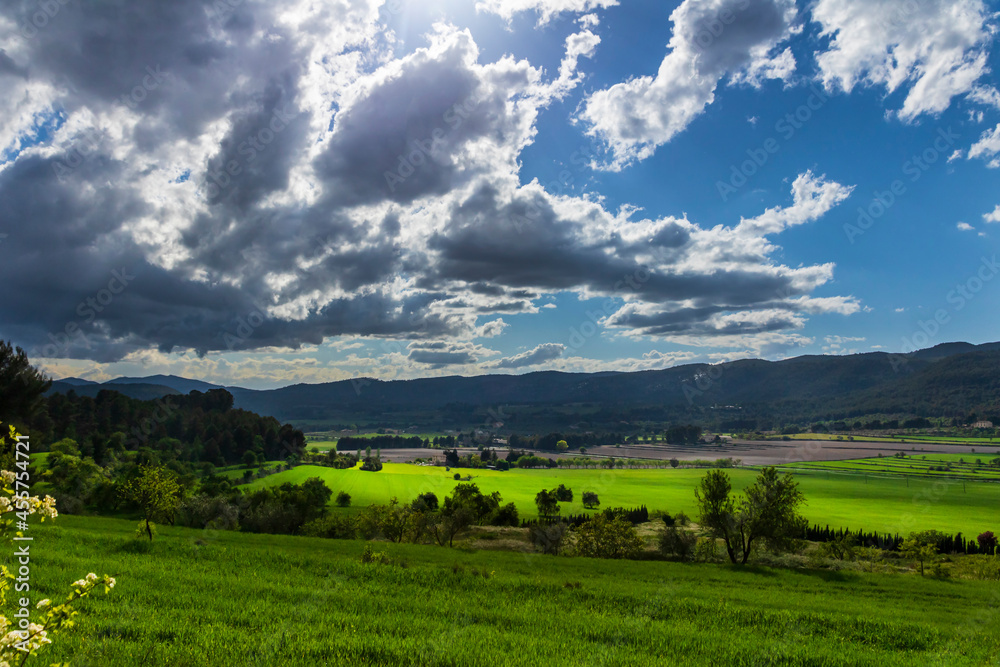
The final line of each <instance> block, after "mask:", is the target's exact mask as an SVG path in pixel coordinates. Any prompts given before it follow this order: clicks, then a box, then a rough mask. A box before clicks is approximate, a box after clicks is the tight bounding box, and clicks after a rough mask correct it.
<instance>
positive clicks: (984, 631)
mask: <svg viewBox="0 0 1000 667" xmlns="http://www.w3.org/2000/svg"><path fill="white" fill-rule="evenodd" d="M133 529H134V526H133V524H132V522H127V521H122V520H117V519H108V518H89V517H69V516H64V517H60V518H59V519H58V521H57V524H56V525H54V526H50V525H48V524H46V525H45V526H39V527H38V528H37V529H33V530H34V534H35V535H36V542H35V545H34V546H33V561H32V568H33V569H32V577H33V578H32V582H33V590H32V595H33V596H34V597H33V601H35V600H37V599H39V598H41V597H55V596H56V595H57V594H59V592H60V591H62V590H65V586H66V584H68V583H69V582H70V581H73V580H74V579H76V578H78V577H80V576H81V575H83V574H85V573H86V572H88V571H94V572H97V573H105V572H106V573H108V574H111V575H112V576H115V577H117V579H118V586H117V587H116V588H115V589H114V591H113V592H112V594H111V595H109V596H107V597H103V596H102V597H98V598H93V599H88V600H87V601H86V603H85V604H83V605H81V610H82V611H83V617H82V620H81V622H80V623H79V625H78V627H77V628H75V629H74V630H73V631H71V632H70V633H68V634H64V635H62V636H61V637H60V639H59V640H58V641H57V642H56V644H54V645H53V646H52V647H50V648H49V649H47V653H48V655H45V656H43V657H44V662H45V664H48V663H50V662H55V661H57V660H70V659H72V660H73V663H72V664H73V665H102V666H108V667H117V666H119V665H120V666H123V667H125V666H127V667H133V666H138V665H151V666H152V665H171V666H172V667H173V666H184V665H192V666H193V665H198V666H203V665H227V666H228V665H531V666H535V665H584V664H586V665H668V664H669V665H706V664H718V665H746V666H750V665H906V666H907V667H909V666H911V665H914V664H921V665H923V664H947V665H951V664H954V665H983V664H994V662H992V661H995V660H997V659H998V658H1000V612H998V609H997V602H998V601H1000V596H998V597H995V598H991V597H990V596H991V595H994V594H997V587H996V586H993V587H992V588H985V587H984V584H983V583H982V582H978V583H975V584H972V583H968V582H961V581H947V582H943V581H934V580H929V579H921V578H919V577H915V576H898V575H867V574H861V573H851V574H847V573H832V572H824V573H820V572H808V571H806V572H803V571H786V570H772V569H768V568H742V569H740V568H732V567H728V566H720V565H703V564H698V565H694V564H678V563H665V562H621V561H598V560H591V559H585V558H561V557H550V556H540V555H525V554H517V553H509V552H475V553H470V552H463V551H461V550H458V549H454V550H453V549H445V548H440V547H429V546H415V545H406V544H403V545H396V544H376V545H374V546H375V549H376V551H384V552H385V553H386V555H387V557H388V558H389V559H390V560H391V563H390V564H375V563H369V564H365V563H362V562H361V558H360V556H361V554H362V552H363V550H364V548H365V546H366V545H365V543H362V542H353V541H336V540H321V539H311V538H300V537H287V536H269V535H249V534H241V533H208V532H205V531H194V530H189V529H183V528H171V527H163V528H162V529H161V535H160V536H159V537H158V538H157V540H156V541H155V542H153V543H152V545H148V543H141V542H136V541H134V540H133V539H132V538H131V534H132V531H133ZM8 562H9V558H8Z"/></svg>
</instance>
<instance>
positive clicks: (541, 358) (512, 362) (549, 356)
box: [491, 343, 566, 368]
mask: <svg viewBox="0 0 1000 667" xmlns="http://www.w3.org/2000/svg"><path fill="white" fill-rule="evenodd" d="M565 349H566V346H565V345H562V344H560V343H542V344H541V345H539V346H537V347H536V348H534V349H533V350H528V351H527V352H522V353H521V354H515V355H514V356H512V357H505V358H504V359H501V360H499V361H497V362H495V363H494V364H492V365H491V367H492V368H524V367H526V366H537V365H538V364H544V363H545V362H547V361H552V360H553V359H558V358H559V357H561V356H562V353H563V351H564V350H565Z"/></svg>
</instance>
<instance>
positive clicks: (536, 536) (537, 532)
mask: <svg viewBox="0 0 1000 667" xmlns="http://www.w3.org/2000/svg"><path fill="white" fill-rule="evenodd" d="M567 532H569V526H568V525H567V524H565V523H562V522H557V523H548V524H541V523H539V524H535V525H533V526H531V527H530V528H529V529H528V540H529V541H530V542H531V544H532V545H533V546H534V547H535V548H536V549H538V550H539V551H541V552H542V553H545V554H550V555H553V556H554V555H556V554H558V553H559V551H560V549H562V546H563V542H564V541H565V539H566V533H567Z"/></svg>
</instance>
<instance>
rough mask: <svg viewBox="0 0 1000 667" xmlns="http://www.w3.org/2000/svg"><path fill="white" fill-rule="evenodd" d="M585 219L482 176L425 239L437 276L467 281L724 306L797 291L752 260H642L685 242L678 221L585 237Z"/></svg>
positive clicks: (684, 232)
mask: <svg viewBox="0 0 1000 667" xmlns="http://www.w3.org/2000/svg"><path fill="white" fill-rule="evenodd" d="M583 224H585V222H584V223H581V221H579V220H570V219H565V218H563V217H561V216H560V215H559V214H558V213H557V212H556V211H555V210H554V209H553V208H552V206H551V204H550V202H549V201H548V199H547V198H545V197H543V196H541V195H538V194H535V195H534V196H531V195H530V194H527V193H525V194H522V195H521V196H520V197H519V198H517V199H515V200H514V201H513V202H509V203H506V204H505V203H501V202H500V200H499V196H498V193H497V191H496V189H495V188H493V187H492V186H491V185H488V184H487V185H483V186H482V187H481V188H480V189H479V190H478V191H477V192H476V194H475V195H473V196H472V197H470V198H469V199H468V200H467V201H465V202H464V203H462V204H461V205H460V206H457V207H456V209H455V210H454V212H453V215H452V217H451V220H450V224H449V226H448V227H447V228H446V229H445V230H444V231H443V232H441V233H439V234H436V235H435V236H433V237H432V238H431V239H430V242H429V247H430V248H431V249H432V250H435V251H437V253H438V261H437V263H436V269H435V270H436V275H437V277H438V278H439V279H445V280H458V281H464V282H466V283H472V284H473V285H480V284H482V283H483V282H484V281H487V280H491V281H493V282H494V283H499V284H502V285H507V286H509V287H533V288H537V289H540V290H559V289H572V288H576V287H581V286H584V287H587V288H590V289H592V290H594V291H596V292H599V293H600V292H603V293H610V294H615V293H617V294H618V295H625V294H628V295H629V296H630V297H634V298H636V299H639V300H642V301H649V302H654V303H661V302H667V301H679V300H684V299H699V300H704V301H707V302H711V303H721V304H724V305H725V306H728V307H737V306H753V305H755V304H760V303H761V302H767V301H770V300H772V299H773V298H774V296H775V294H778V293H782V294H784V295H786V296H796V295H798V294H800V291H799V290H798V289H797V288H795V287H794V286H793V284H792V279H791V277H790V276H788V275H783V274H779V273H776V272H772V273H761V272H759V271H757V270H755V269H757V268H758V267H757V266H756V265H748V266H746V268H745V270H741V269H729V270H714V271H708V272H705V273H696V272H685V273H671V272H669V268H670V267H669V266H665V267H660V268H651V267H646V266H643V265H642V264H641V263H640V261H639V259H638V256H639V255H640V254H641V253H644V252H648V251H649V250H650V249H651V248H656V247H657V246H663V247H666V248H668V249H677V248H683V247H684V246H685V245H686V244H687V243H688V242H689V240H690V233H689V232H688V231H687V230H686V229H683V228H681V227H679V226H678V225H677V224H676V223H671V224H668V225H666V226H664V227H663V230H662V231H661V232H659V233H658V234H657V235H656V236H655V237H654V238H652V239H650V240H649V242H643V243H626V242H624V241H622V240H621V238H616V237H614V236H613V235H609V236H608V237H607V238H597V239H595V240H590V241H587V240H584V239H585V236H584V234H583V233H582V226H583ZM612 251H613V252H612ZM688 252H690V250H688ZM636 274H640V275H642V276H643V279H642V280H641V281H634V280H633V281H632V282H633V283H634V286H628V285H626V284H625V283H624V282H623V281H625V280H626V279H628V278H629V277H632V276H635V275H636Z"/></svg>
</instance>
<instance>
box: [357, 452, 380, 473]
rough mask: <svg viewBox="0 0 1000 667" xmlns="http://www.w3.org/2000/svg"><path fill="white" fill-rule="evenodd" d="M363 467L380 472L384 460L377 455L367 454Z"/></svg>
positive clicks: (369, 470)
mask: <svg viewBox="0 0 1000 667" xmlns="http://www.w3.org/2000/svg"><path fill="white" fill-rule="evenodd" d="M361 469H362V470H365V471H367V472H378V471H379V470H381V469H382V461H381V459H379V458H378V457H377V456H366V457H365V460H364V463H362V464H361Z"/></svg>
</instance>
